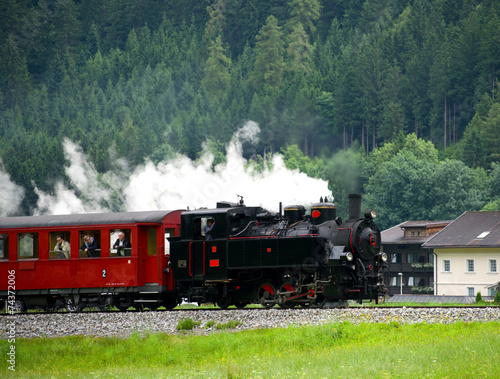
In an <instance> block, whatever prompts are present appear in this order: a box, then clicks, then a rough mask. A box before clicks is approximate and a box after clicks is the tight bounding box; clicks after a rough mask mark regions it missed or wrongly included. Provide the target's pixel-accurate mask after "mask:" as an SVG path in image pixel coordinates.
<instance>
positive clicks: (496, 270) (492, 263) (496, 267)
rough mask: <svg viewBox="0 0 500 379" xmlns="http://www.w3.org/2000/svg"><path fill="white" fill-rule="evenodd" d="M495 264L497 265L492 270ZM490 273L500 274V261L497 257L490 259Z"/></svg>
mask: <svg viewBox="0 0 500 379" xmlns="http://www.w3.org/2000/svg"><path fill="white" fill-rule="evenodd" d="M493 265H495V267H494V268H495V270H492V268H493ZM488 273H490V274H498V262H497V260H496V259H495V258H490V259H488Z"/></svg>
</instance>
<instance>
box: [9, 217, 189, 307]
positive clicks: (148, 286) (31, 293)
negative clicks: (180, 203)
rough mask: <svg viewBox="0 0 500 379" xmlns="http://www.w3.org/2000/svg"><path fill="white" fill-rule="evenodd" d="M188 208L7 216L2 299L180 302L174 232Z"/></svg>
mask: <svg viewBox="0 0 500 379" xmlns="http://www.w3.org/2000/svg"><path fill="white" fill-rule="evenodd" d="M181 212H182V210H176V211H147V212H127V213H102V214H101V213H96V214H82V215H59V216H57V215H56V216H33V217H2V218H0V302H1V303H2V304H0V305H5V304H6V302H8V304H9V308H10V309H11V308H12V305H14V304H15V307H16V309H17V310H25V309H27V308H35V307H37V308H43V309H50V308H53V307H56V306H62V304H64V307H66V308H67V309H69V310H72V311H74V310H79V309H82V308H84V307H87V306H101V307H104V306H107V305H114V306H116V307H118V308H119V309H122V310H123V309H127V308H128V307H129V306H134V307H136V308H142V307H148V308H150V309H156V308H157V307H159V306H165V307H166V308H173V307H174V306H175V305H176V304H177V296H176V293H175V284H174V278H173V275H172V272H171V270H170V268H169V260H170V251H169V242H168V239H167V238H168V237H171V236H177V235H179V229H180V214H181Z"/></svg>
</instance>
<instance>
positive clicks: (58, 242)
mask: <svg viewBox="0 0 500 379" xmlns="http://www.w3.org/2000/svg"><path fill="white" fill-rule="evenodd" d="M70 237H71V235H70V233H69V232H51V233H49V259H69V258H70V257H71V242H70Z"/></svg>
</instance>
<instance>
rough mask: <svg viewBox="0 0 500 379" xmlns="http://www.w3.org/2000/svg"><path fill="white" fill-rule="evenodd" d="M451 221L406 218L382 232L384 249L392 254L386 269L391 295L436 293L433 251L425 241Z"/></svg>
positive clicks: (385, 280) (386, 278)
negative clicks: (408, 219)
mask: <svg viewBox="0 0 500 379" xmlns="http://www.w3.org/2000/svg"><path fill="white" fill-rule="evenodd" d="M450 222H451V221H405V222H403V223H401V224H399V225H396V226H394V227H392V228H390V229H387V230H384V231H382V250H383V251H384V252H385V253H387V255H388V257H389V259H388V266H389V267H388V268H387V269H385V270H384V284H385V285H386V286H387V288H388V290H389V295H395V294H433V293H434V256H433V251H432V249H431V250H429V249H423V248H422V244H423V243H425V242H426V241H428V240H429V239H430V238H431V237H432V236H434V235H435V234H436V233H437V232H439V231H440V230H442V229H443V228H444V227H446V226H447V225H448V224H449V223H450Z"/></svg>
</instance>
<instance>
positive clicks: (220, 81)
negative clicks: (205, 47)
mask: <svg viewBox="0 0 500 379" xmlns="http://www.w3.org/2000/svg"><path fill="white" fill-rule="evenodd" d="M230 66H231V59H230V58H228V57H227V56H226V55H225V50H224V47H223V46H222V39H221V36H220V35H219V36H217V38H216V39H215V41H212V42H211V44H210V47H209V55H208V58H207V61H206V63H205V76H204V77H203V80H202V85H203V88H204V89H205V91H206V92H207V94H208V95H209V97H213V98H218V97H220V96H221V94H222V93H223V92H224V91H225V90H226V89H227V88H228V86H229V82H230V81H231V74H230V72H229V68H230Z"/></svg>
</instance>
